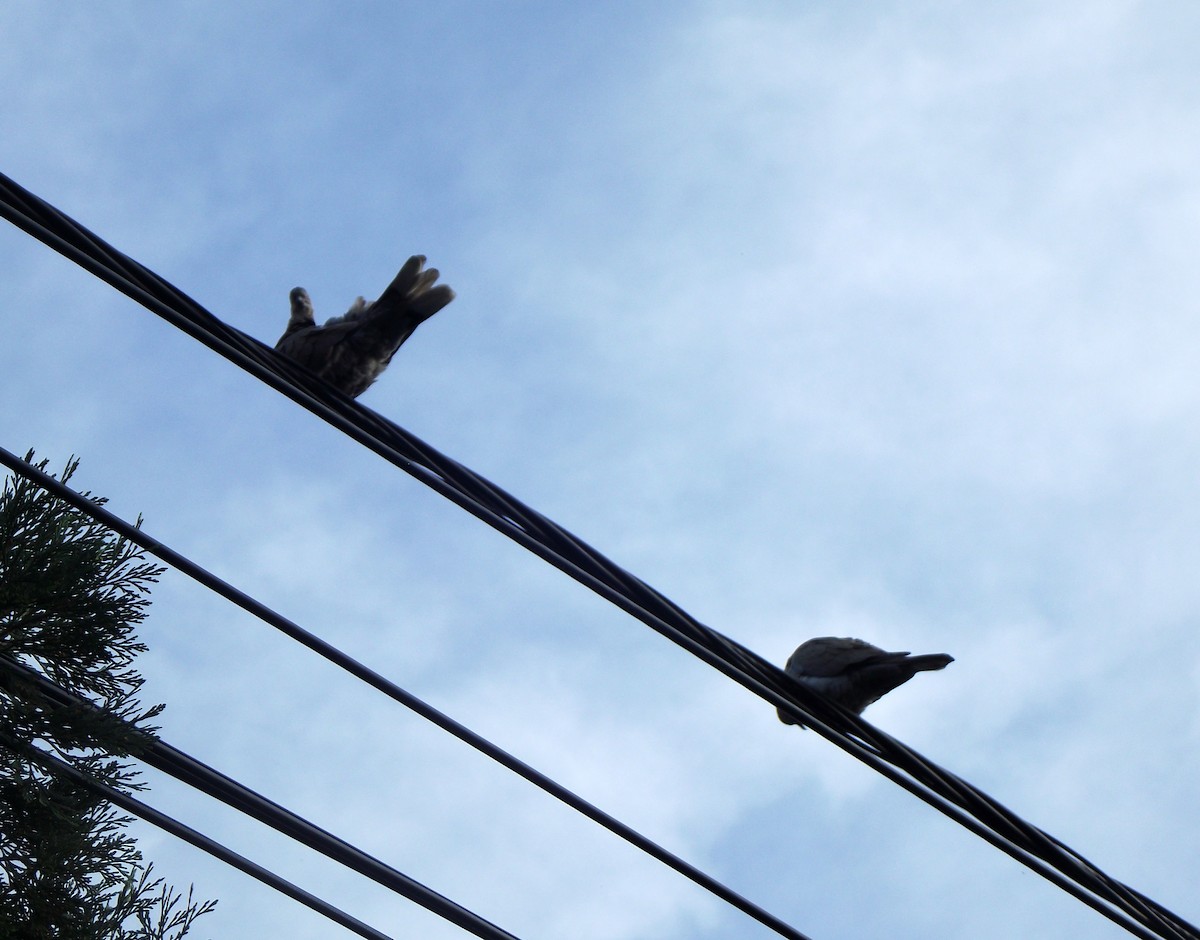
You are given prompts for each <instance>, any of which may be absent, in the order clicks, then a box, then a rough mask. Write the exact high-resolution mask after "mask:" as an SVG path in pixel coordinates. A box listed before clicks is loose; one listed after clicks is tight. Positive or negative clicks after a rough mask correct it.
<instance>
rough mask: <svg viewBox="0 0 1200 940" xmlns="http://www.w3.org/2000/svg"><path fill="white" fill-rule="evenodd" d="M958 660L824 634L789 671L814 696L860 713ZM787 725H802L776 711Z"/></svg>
mask: <svg viewBox="0 0 1200 940" xmlns="http://www.w3.org/2000/svg"><path fill="white" fill-rule="evenodd" d="M952 662H954V657H953V656H947V655H946V654H945V653H928V654H926V655H924V656H910V655H909V654H908V653H889V652H888V651H887V650H881V649H880V648H879V647H878V646H872V645H871V644H870V643H867V642H865V641H863V640H854V639H851V638H850V637H837V636H819V637H817V638H816V639H814V640H808V641H807V642H805V643H801V644H800V646H799V647H797V649H796V652H794V653H792V655H791V656H790V657H789V658H788V661H787V666H786V667H785V671H786V672H787V674H788V675H789V676H791V677H792V678H793V679H795V680H796V681H797V682H800V683H802V684H804V685H806V686H808V688H810V689H812V690H813V691H814V692H820V693H821V694H822V695H824V696H825V697H827V698H830V699H832V700H833V701H835V702H837V703H838V704H839V705H841V706H842V707H844V708H848V709H850V711H852V712H854V713H855V714H856V715H857V714H861V713H862V710H863V709H864V708H866V707H867V706H868V705H870V704H871V703H872V702H875V701H878V700H879V699H880V698H881V697H882V696H884V695H887V693H888V692H890V691H892V689H894V688H896V686H898V685H903V684H904V683H905V682H907V681H908V680H909V679H911V678H912V677H913V676H914V675H916V674H917V673H918V672H925V671H927V670H931V669H945V668H946V667H947V666H948V665H950V664H951V663H952ZM776 711H777V713H778V714H779V720H780V721H782V722H783V723H784V724H785V725H800V726H801V727H804V723H803V722H800V721H797V720H796V719H795V718H793V717H792V716H791V715H788V714H786V713H785V712H784V710H783V709H782V708H779V709H776Z"/></svg>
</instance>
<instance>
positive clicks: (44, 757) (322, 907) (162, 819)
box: [0, 731, 391, 940]
mask: <svg viewBox="0 0 1200 940" xmlns="http://www.w3.org/2000/svg"><path fill="white" fill-rule="evenodd" d="M0 745H2V746H4V747H7V748H9V749H10V750H12V751H13V752H14V753H16V754H20V755H22V756H24V757H28V758H29V759H31V760H33V761H34V762H36V763H37V764H39V765H40V766H41V767H42V768H43V769H44V770H47V771H49V772H51V773H55V774H58V775H59V776H60V777H65V778H66V779H68V780H70V781H71V782H72V783H74V784H76V785H77V786H80V787H84V788H85V789H88V790H91V791H92V792H93V793H96V794H98V795H99V796H101V797H103V798H104V799H106V800H108V801H109V802H110V803H112V804H113V805H114V806H117V807H120V808H121V809H123V810H125V812H127V813H133V814H134V815H135V816H138V817H140V818H141V819H144V820H145V821H146V822H148V823H150V824H151V825H153V826H157V827H158V828H159V829H162V830H163V831H164V832H169V833H170V834H171V835H173V836H176V837H178V838H180V839H182V840H183V841H185V842H188V843H190V844H191V845H194V846H195V847H196V848H198V849H201V850H203V851H205V852H207V853H208V854H209V855H211V856H213V857H214V858H217V859H220V860H221V861H223V862H225V863H226V864H227V865H231V866H232V867H234V868H236V869H238V870H239V871H241V872H243V873H244V874H247V875H249V876H250V877H251V878H255V879H257V880H258V881H261V882H262V883H263V884H265V885H268V886H269V887H272V888H274V889H275V890H276V891H279V892H280V893H281V894H285V895H287V896H288V897H289V898H291V899H292V900H294V901H299V902H300V903H301V904H303V905H304V906H305V907H308V908H311V909H312V910H314V911H316V912H317V913H318V914H322V915H324V916H325V917H328V918H329V919H330V920H332V921H333V922H334V923H336V924H340V925H341V926H342V927H345V928H346V929H347V930H351V931H353V932H354V933H356V934H358V935H359V936H360V937H366V938H367V940H391V938H390V937H389V936H388V935H387V934H385V933H383V932H381V931H379V930H376V929H375V928H374V927H372V926H370V925H369V924H365V923H363V922H362V921H361V920H359V919H358V918H357V917H352V916H351V915H349V914H347V913H346V912H345V911H343V910H340V909H339V908H337V907H334V906H333V905H332V904H330V903H329V902H328V901H325V900H322V899H321V898H319V897H317V896H316V895H314V894H311V893H309V892H308V891H305V890H304V889H303V888H300V887H297V886H296V885H295V884H293V883H292V882H290V881H288V880H287V879H285V878H281V877H280V876H279V875H277V874H275V873H274V872H272V871H270V870H269V869H266V868H264V867H263V866H261V865H259V864H257V863H256V862H252V861H251V860H250V859H248V858H246V857H245V856H244V855H239V854H238V853H237V852H234V851H233V850H232V849H230V848H227V847H226V846H224V845H222V844H221V843H220V842H217V841H216V840H215V839H211V838H209V837H208V836H206V835H204V833H202V832H199V831H197V830H195V829H193V828H191V827H190V826H187V825H185V824H184V823H181V822H180V821H179V820H177V819H175V818H173V817H171V816H168V815H167V814H166V813H163V812H160V811H159V810H157V809H155V808H154V807H153V806H150V805H149V804H147V803H145V802H143V801H142V800H139V799H136V798H135V797H133V796H130V795H129V794H128V793H126V792H124V791H123V790H119V789H117V788H116V787H112V786H109V785H108V784H106V783H102V782H101V781H99V780H97V779H96V778H94V777H92V776H90V775H88V774H86V773H84V772H83V771H81V770H79V769H78V768H77V767H75V766H74V765H72V764H71V763H69V762H67V761H65V760H63V759H62V758H60V757H55V756H54V755H53V754H47V753H46V752H45V751H43V750H41V749H39V748H36V747H34V746H33V745H30V744H26V745H22V744H20V743H19V742H17V741H16V740H15V739H13V738H12V737H10V736H9V735H8V734H7V733H5V732H4V731H0Z"/></svg>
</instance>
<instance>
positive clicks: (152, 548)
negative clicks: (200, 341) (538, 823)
mask: <svg viewBox="0 0 1200 940" xmlns="http://www.w3.org/2000/svg"><path fill="white" fill-rule="evenodd" d="M0 463H2V464H4V465H5V466H7V467H8V468H9V469H10V470H12V471H13V472H14V473H17V474H19V475H21V476H23V477H25V479H27V480H29V481H30V482H32V483H34V484H36V485H37V486H40V487H42V488H43V489H45V490H46V491H47V492H49V493H51V494H53V495H54V496H56V497H58V498H59V499H61V500H63V501H64V502H66V503H68V504H69V505H71V506H73V507H75V508H76V509H78V510H80V511H81V512H84V513H86V514H87V515H88V516H90V517H91V518H92V519H95V520H96V521H97V522H99V523H101V524H102V525H104V526H106V527H107V528H109V529H111V530H112V531H114V532H116V533H117V534H119V535H120V536H122V537H123V538H126V539H128V540H129V541H131V542H133V543H135V544H137V545H140V546H141V547H142V548H144V549H146V550H147V551H148V552H150V553H151V554H153V555H155V556H156V557H157V558H159V559H161V560H162V561H164V562H166V563H167V564H169V565H171V566H172V567H173V568H175V569H177V570H179V571H181V572H183V573H184V574H186V575H187V576H188V577H190V578H192V579H194V580H195V581H197V582H198V583H200V584H202V585H204V586H205V587H207V588H208V589H210V590H212V591H214V592H215V593H217V594H219V595H221V596H222V597H224V598H225V599H226V600H229V601H232V602H233V603H234V604H237V606H239V607H241V608H242V609H243V610H245V611H247V612H248V613H251V614H253V615H254V616H255V617H258V618H259V619H260V620H262V621H264V622H265V623H267V624H269V625H271V626H273V627H275V628H276V629H278V630H279V631H281V632H282V633H284V634H285V635H287V636H289V637H291V638H292V639H294V640H296V641H297V642H299V643H301V644H303V645H304V646H306V647H308V648H309V649H310V650H312V651H313V652H315V653H317V654H319V655H320V656H322V657H324V658H325V659H327V660H329V661H330V662H331V663H333V664H334V665H336V666H338V667H340V668H342V669H344V670H345V671H346V672H348V673H350V674H351V675H353V676H355V677H356V678H358V679H361V680H362V681H363V682H366V683H367V684H368V685H370V686H372V687H373V688H375V689H378V690H379V691H380V692H383V693H384V694H385V695H387V696H388V697H389V698H391V699H393V700H394V701H397V702H399V703H400V704H401V705H404V706H405V707H407V708H409V709H411V710H412V711H414V712H416V713H417V714H418V715H420V716H421V717H422V718H425V719H427V720H428V721H431V722H432V723H433V724H435V725H437V726H438V727H439V728H441V729H442V730H444V731H447V732H449V733H450V734H452V735H454V736H455V737H456V738H458V739H459V740H460V741H463V742H464V743H466V744H469V745H470V746H471V747H473V748H475V749H476V750H477V751H480V752H481V753H483V754H486V755H487V756H488V757H490V758H492V759H493V760H494V761H496V762H497V763H499V764H501V765H503V766H504V767H506V768H508V769H509V770H511V771H513V772H514V773H516V774H518V775H519V776H521V777H523V778H524V779H525V780H528V781H529V782H530V783H532V784H534V785H535V786H537V787H540V788H541V789H542V790H544V791H545V792H547V793H549V794H550V795H551V796H554V797H555V798H557V799H559V800H561V801H562V802H563V803H565V804H566V805H568V806H570V807H571V808H572V809H574V810H576V811H578V812H580V813H582V814H583V815H584V816H586V817H588V818H589V819H591V820H592V821H593V822H596V823H598V824H599V825H601V826H603V827H604V828H605V829H608V830H609V831H610V832H612V833H614V834H616V835H618V836H620V837H621V838H622V839H624V840H626V841H627V842H629V843H630V844H632V845H634V846H636V847H637V848H639V849H641V850H642V851H643V852H645V853H646V854H648V855H650V856H651V857H652V858H655V859H657V860H658V861H660V862H662V863H663V864H665V865H667V866H669V867H670V868H672V869H674V870H675V871H677V872H679V873H680V874H682V875H684V876H686V877H687V878H690V879H691V880H692V881H693V882H695V883H696V884H698V885H700V886H701V887H703V888H705V889H707V890H708V891H710V892H712V893H713V894H714V895H716V896H717V897H719V898H721V900H723V901H725V902H727V903H728V904H731V905H733V906H734V907H736V908H737V909H738V910H740V911H742V912H743V913H746V914H748V915H749V916H751V917H753V918H754V919H755V920H757V921H759V923H761V924H763V925H764V926H766V927H769V928H771V929H772V930H774V931H775V932H776V933H778V934H780V935H781V936H784V937H789V938H791V940H808V938H807V937H806V936H805V935H804V934H802V933H800V931H798V930H796V929H795V928H794V927H792V926H790V925H789V924H787V923H785V922H784V921H782V920H780V919H779V918H777V917H775V916H774V915H773V914H771V913H769V912H767V911H765V910H763V909H762V908H760V907H758V906H757V905H756V904H754V903H753V902H752V901H749V900H747V899H746V898H744V897H742V896H741V895H740V894H738V893H737V892H735V891H733V890H732V889H731V888H728V887H726V886H725V885H723V884H722V883H721V882H719V881H717V880H716V879H714V878H712V877H711V876H710V875H707V874H705V873H704V872H703V871H701V870H700V869H698V868H696V867H695V866H693V865H691V864H689V863H688V862H686V861H684V860H683V859H682V858H679V857H678V856H677V855H674V854H673V853H671V852H669V851H668V850H667V849H665V848H663V847H662V846H660V845H658V844H657V843H655V842H653V841H651V840H650V839H648V838H647V837H646V836H643V835H642V834H641V833H639V832H637V831H636V830H634V829H632V828H631V827H629V826H627V825H626V824H625V823H623V822H621V821H620V820H619V819H616V818H615V817H613V816H610V815H609V814H608V813H606V812H604V811H603V810H601V809H599V808H598V807H596V806H594V805H592V804H591V803H589V802H588V801H587V800H585V799H583V798H582V797H580V796H578V795H576V794H575V793H573V792H572V791H570V790H568V789H567V788H566V787H564V786H562V785H561V784H559V783H557V782H555V781H554V780H552V779H550V778H549V777H547V776H545V775H544V774H542V773H541V772H540V771H538V770H535V769H534V768H533V767H531V766H529V765H528V764H526V763H524V762H522V761H521V760H519V759H517V758H516V757H514V756H513V755H511V754H509V753H508V752H507V751H504V750H503V749H501V748H500V747H498V746H497V745H495V744H493V743H492V742H491V741H489V740H487V739H486V738H484V737H482V736H481V735H479V734H476V733H475V732H474V731H471V730H470V729H469V728H467V727H466V726H465V725H462V724H459V723H458V722H457V721H455V720H454V719H452V718H450V717H449V716H447V715H445V714H443V713H442V712H440V711H438V710H437V709H436V708H434V707H433V706H431V705H429V704H427V703H426V702H424V701H422V700H421V699H419V698H417V697H416V696H415V695H413V694H411V693H410V692H407V691H405V690H404V689H402V688H400V686H398V685H396V684H395V683H394V682H392V681H391V680H389V679H387V678H386V677H384V676H382V675H380V674H379V673H377V672H375V671H374V670H372V669H370V668H369V667H368V666H365V665H363V664H362V663H360V662H358V661H357V660H355V659H353V658H352V657H350V656H348V655H347V654H345V653H344V652H342V651H341V650H339V649H337V648H336V647H334V646H332V645H331V644H329V643H327V642H326V641H324V640H322V639H321V638H320V637H318V636H316V635H314V634H313V633H310V632H309V631H307V630H305V629H304V628H303V627H300V626H298V625H297V624H296V623H294V622H293V621H291V620H289V619H287V618H286V617H284V616H283V615H281V614H279V613H277V612H275V611H274V610H272V609H271V608H269V607H267V606H266V605H265V604H263V603H261V602H260V601H258V600H256V599H255V598H253V597H251V596H249V595H248V594H245V593H244V592H242V591H239V590H238V589H237V588H235V587H233V585H231V584H229V583H228V582H226V581H223V580H222V579H220V578H218V577H217V576H216V575H214V574H212V573H211V572H209V571H207V570H205V569H204V568H202V567H200V566H199V565H197V564H196V563H195V562H193V561H191V560H190V559H189V558H187V557H185V556H183V555H181V554H179V553H178V552H176V551H174V550H173V549H171V548H169V547H167V546H166V545H164V544H163V543H162V542H159V541H158V540H156V539H153V538H151V537H150V536H149V535H147V534H146V532H145V531H144V530H143V529H142V528H141V527H139V526H134V525H131V524H130V523H129V522H127V521H126V520H124V519H122V518H120V517H119V516H117V515H115V514H113V513H111V512H109V511H108V510H107V509H104V508H103V507H102V506H100V505H99V504H98V503H97V502H96V501H95V500H93V499H89V498H88V497H86V496H84V495H83V494H81V493H78V492H76V491H75V490H73V489H71V488H70V487H69V486H66V485H65V484H63V483H62V482H61V481H59V480H56V479H55V478H54V477H52V476H50V475H49V474H48V473H45V472H44V471H42V470H39V469H38V468H37V467H35V466H33V465H32V464H30V463H28V462H27V461H25V460H22V459H20V458H19V457H17V456H16V455H15V454H13V453H11V452H10V451H8V450H6V449H5V448H3V447H0Z"/></svg>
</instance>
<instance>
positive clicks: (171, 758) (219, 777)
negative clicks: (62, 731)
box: [0, 655, 519, 940]
mask: <svg viewBox="0 0 1200 940" xmlns="http://www.w3.org/2000/svg"><path fill="white" fill-rule="evenodd" d="M0 673H5V674H7V677H8V678H7V680H6V679H4V678H0V683H2V684H3V687H5V688H7V689H8V691H10V692H12V693H14V694H19V692H20V691H21V687H22V686H24V687H25V688H26V689H35V690H36V691H37V693H38V695H39V700H40V701H41V702H43V703H45V704H47V705H49V706H51V707H53V708H56V709H59V710H61V711H63V712H66V713H68V714H69V713H70V712H71V711H72V710H73V711H75V712H76V713H78V712H79V711H81V710H82V711H86V712H90V713H93V714H105V713H104V711H103V709H101V708H100V707H99V706H97V705H96V704H94V703H93V702H91V701H89V700H88V699H86V698H84V697H82V696H80V695H76V694H74V693H72V692H68V691H67V690H66V689H64V688H62V687H61V686H59V685H57V684H56V683H54V682H51V681H50V680H49V679H47V678H46V677H45V676H43V675H42V674H41V673H40V672H38V671H36V670H34V669H30V668H29V667H28V666H25V665H23V664H21V663H19V662H17V661H15V660H13V659H11V658H10V657H8V656H5V655H0ZM108 717H109V719H110V720H111V721H112V722H113V723H114V724H117V725H120V726H122V727H123V728H124V729H125V731H126V732H127V733H129V734H130V735H131V736H132V737H133V739H134V740H135V741H137V742H138V746H137V749H136V751H135V753H134V756H136V757H137V758H138V759H139V760H141V761H142V762H143V763H146V764H149V765H150V766H151V767H153V768H155V769H156V770H159V771H161V772H162V773H165V774H169V775H170V776H172V777H174V778H175V779H176V780H179V781H180V782H182V783H185V784H187V785H188V786H190V787H193V788H194V789H197V790H200V791H201V792H202V793H206V794H208V795H209V796H211V797H214V798H215V799H218V800H220V801H221V802H222V803H225V804H226V805H227V806H231V807H233V808H234V809H236V810H238V811H239V812H241V813H244V814H245V815H247V816H250V817H251V818H253V819H256V820H258V821H259V822H261V823H265V824H266V825H268V826H270V827H271V828H272V829H275V830H276V831H277V832H280V833H283V834H284V835H286V836H288V837H289V838H291V839H293V840H295V841H297V842H300V843H301V844H303V845H306V846H308V847H309V848H311V849H314V850H315V851H317V852H320V853H321V854H322V855H324V856H326V857H327V858H331V859H333V860H334V861H336V862H338V863H340V864H342V865H344V866H346V867H347V868H350V869H351V870H353V871H356V872H358V874H360V875H364V876H366V877H367V878H370V879H371V880H372V881H374V882H376V883H378V884H381V885H383V886H384V887H385V888H389V889H390V890H392V891H394V892H396V893H397V894H399V895H401V896H403V897H405V898H407V899H408V900H410V901H413V902H415V903H417V904H420V905H421V906H422V907H424V908H426V909H427V910H430V911H432V912H433V913H435V914H437V915H438V916H439V917H442V918H444V919H445V920H448V921H450V922H451V923H452V924H455V925H457V926H459V927H461V928H462V929H463V930H466V931H469V932H470V933H473V934H474V935H475V936H477V937H480V938H483V940H519V938H517V937H516V936H514V935H513V934H511V933H509V932H508V931H507V930H504V929H503V928H501V927H497V926H496V925H495V924H493V923H492V922H491V921H489V920H485V919H484V918H482V917H480V916H479V915H478V914H476V913H474V912H473V911H470V910H468V909H467V908H465V907H463V906H462V905H461V904H458V903H456V902H454V901H451V900H450V899H449V898H447V897H445V896H443V895H441V894H438V892H436V891H434V890H433V889H432V888H429V887H427V886H425V885H423V884H421V882H419V881H416V880H415V879H413V878H410V877H409V876H408V875H405V874H404V873H403V872H400V871H397V870H396V869H395V868H392V867H391V866H390V865H387V864H385V863H384V862H381V861H380V860H379V859H377V858H375V857H374V856H372V855H368V854H367V853H366V852H364V851H362V850H361V849H359V848H356V847H355V846H353V845H351V844H350V843H349V842H346V841H345V840H344V839H340V838H338V837H337V836H335V835H333V834H332V833H330V832H328V831H326V830H324V829H322V828H320V827H319V826H317V825H315V824H313V823H311V822H309V821H308V820H307V819H304V818H303V817H301V816H298V815H297V814H295V813H293V812H292V811H291V810H289V809H286V808H285V807H283V806H280V805H279V804H278V803H275V802H273V801H271V800H269V799H267V798H266V797H265V796H263V795H262V794H260V793H257V792H255V791H254V790H252V789H250V788H249V787H247V786H245V785H244V784H241V783H238V782H237V781H236V780H234V779H233V778H232V777H229V776H226V775H225V774H223V773H221V772H220V771H219V770H215V769H214V768H212V767H210V766H208V765H207V764H205V763H203V762H201V761H198V760H196V759H195V758H194V757H192V756H190V755H188V754H185V753H184V752H183V751H180V750H179V749H178V748H174V747H172V746H171V745H169V744H167V743H166V742H165V741H163V740H162V739H160V738H158V737H156V736H154V735H151V734H149V733H148V732H146V731H144V730H143V729H141V728H138V727H136V726H134V725H132V724H130V723H129V722H127V721H124V720H122V719H120V718H117V717H116V716H113V715H108Z"/></svg>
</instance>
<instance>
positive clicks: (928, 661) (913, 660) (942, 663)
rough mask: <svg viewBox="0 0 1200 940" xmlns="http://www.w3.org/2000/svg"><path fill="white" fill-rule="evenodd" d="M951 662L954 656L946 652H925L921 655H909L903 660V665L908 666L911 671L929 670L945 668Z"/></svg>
mask: <svg viewBox="0 0 1200 940" xmlns="http://www.w3.org/2000/svg"><path fill="white" fill-rule="evenodd" d="M952 662H954V657H953V656H949V655H947V654H946V653H926V654H924V655H922V656H910V657H909V658H908V659H907V660H905V665H907V666H910V667H911V668H912V671H913V672H929V671H932V670H934V669H945V668H946V667H947V666H949V665H950V664H951V663H952Z"/></svg>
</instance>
